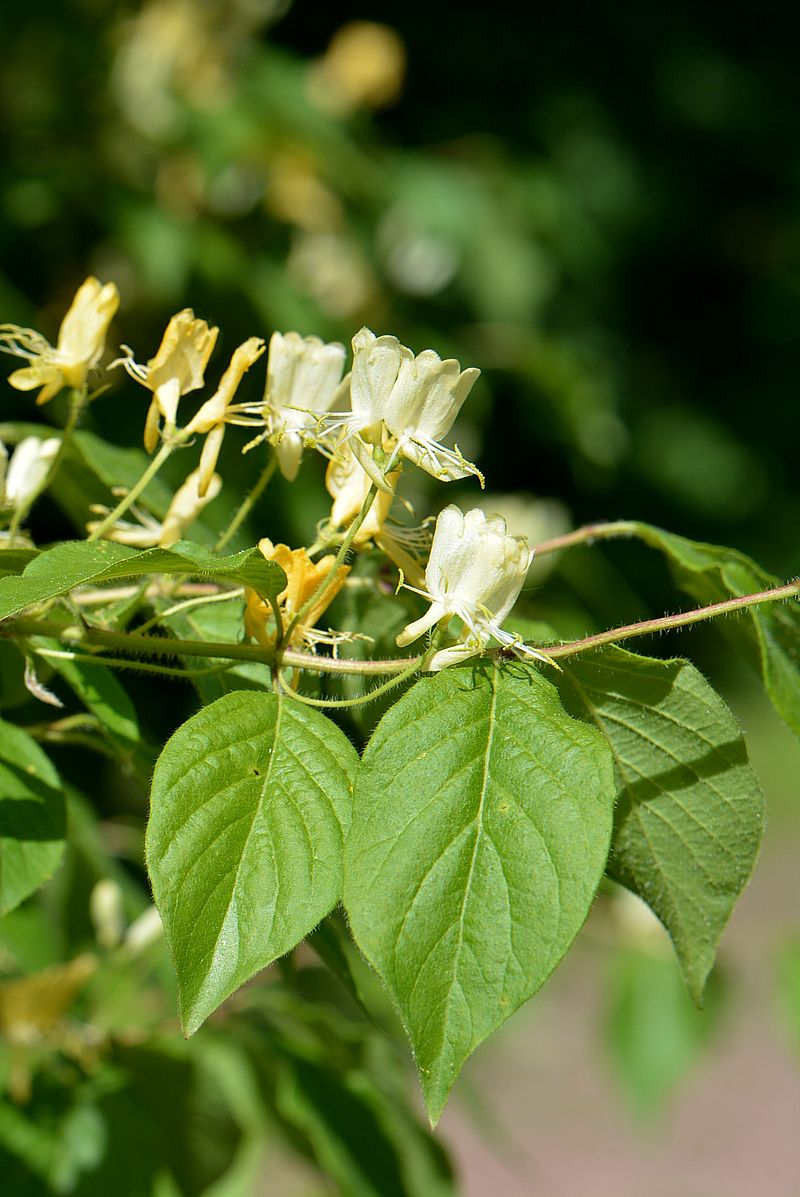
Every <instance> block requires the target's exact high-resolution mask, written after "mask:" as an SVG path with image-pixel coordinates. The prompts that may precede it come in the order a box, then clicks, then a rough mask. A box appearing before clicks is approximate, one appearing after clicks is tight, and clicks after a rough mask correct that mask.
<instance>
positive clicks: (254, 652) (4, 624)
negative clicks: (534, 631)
mask: <svg viewBox="0 0 800 1197" xmlns="http://www.w3.org/2000/svg"><path fill="white" fill-rule="evenodd" d="M798 596H800V582H788V583H786V585H784V586H776V587H775V589H774V590H760V591H758V592H757V593H755V594H744V595H740V596H738V597H736V598H730V599H724V600H723V601H722V602H719V603H711V604H709V605H708V606H707V607H697V608H695V609H694V610H692V611H679V612H678V613H677V614H676V615H664V616H662V617H661V618H659V619H646V620H643V621H642V622H641V623H632V624H626V625H625V626H624V627H621V628H611V629H610V630H609V631H607V632H598V633H597V634H596V635H594V636H586V637H584V638H583V639H581V640H571V641H565V642H564V643H562V644H543V645H538V646H537V647H538V648H539V651H540V652H542V653H543V654H544V655H546V656H547V657H548V658H549V659H551V660H554V661H555V660H559V659H560V658H561V657H571V656H575V655H576V654H577V653H583V652H589V651H591V650H592V649H594V648H600V647H602V645H604V644H615V643H616V642H617V641H620V640H628V639H630V638H631V637H633V636H649V635H651V634H652V633H653V632H663V631H667V630H668V629H670V628H679V627H686V626H689V625H691V624H694V623H699V622H700V621H701V620H705V619H714V618H716V617H717V616H720V615H728V614H730V613H731V612H734V611H742V610H746V609H747V608H748V607H756V606H759V605H761V604H762V603H774V602H778V601H781V600H783V599H790V598H797V597H798ZM0 636H3V637H6V638H11V639H14V638H18V637H28V636H51V637H56V638H58V639H60V640H62V642H63V643H65V644H74V645H75V646H76V648H78V649H80V647H84V648H87V649H90V648H92V647H93V646H97V647H99V648H108V649H111V650H113V651H121V652H129V653H136V654H140V655H142V656H164V657H180V656H191V657H216V658H224V659H227V660H233V661H257V662H259V663H260V664H263V665H273V664H275V663H276V661H280V665H281V667H284V666H290V667H292V668H296V669H308V670H310V671H311V672H313V673H335V674H351V675H352V674H361V675H375V674H383V675H387V674H388V675H397V674H402V673H403V672H408V673H410V672H412V671H413V670H415V669H417V668H418V667H419V665H420V660H421V659H420V658H419V657H414V658H410V657H396V658H394V659H390V660H384V661H369V660H368V661H359V660H354V659H348V658H340V657H318V656H315V655H314V654H313V653H305V652H298V651H295V650H292V649H283V650H281V651H279V650H278V649H263V648H261V647H260V646H257V645H251V644H226V643H215V642H212V641H208V640H177V639H176V640H167V639H164V638H163V637H161V636H141V635H137V634H136V633H135V632H114V631H110V630H108V629H106V628H95V627H89V628H80V629H78V628H64V626H63V624H61V623H58V622H57V621H55V620H46V619H36V618H30V617H28V618H26V617H24V616H23V617H21V618H18V619H5V620H2V621H0ZM37 651H40V650H37ZM500 651H501V652H502V651H504V650H500ZM486 655H487V656H490V657H491V656H495V657H496V656H497V655H498V652H497V650H494V651H493V652H490V653H487V654H486ZM89 659H90V660H99V659H98V658H95V657H91V656H90V657H89ZM103 663H104V664H106V663H107V664H118V665H120V666H125V665H131V666H132V667H134V668H138V667H139V664H138V663H134V662H129V661H114V660H113V658H109V659H108V660H107V661H106V660H105V659H104V661H103ZM141 667H142V668H144V667H145V666H141ZM315 701H316V700H315ZM348 701H349V700H348Z"/></svg>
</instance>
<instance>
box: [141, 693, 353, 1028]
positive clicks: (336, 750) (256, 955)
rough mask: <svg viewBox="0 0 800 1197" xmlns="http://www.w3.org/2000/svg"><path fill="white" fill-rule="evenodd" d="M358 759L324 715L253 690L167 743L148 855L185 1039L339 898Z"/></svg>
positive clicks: (201, 716)
mask: <svg viewBox="0 0 800 1197" xmlns="http://www.w3.org/2000/svg"><path fill="white" fill-rule="evenodd" d="M357 760H358V758H357V755H356V752H355V749H354V748H353V747H352V745H351V744H350V742H349V741H348V740H347V738H346V737H345V736H344V734H343V733H342V732H341V731H340V730H339V729H338V728H337V727H336V726H335V724H333V723H331V722H330V720H329V719H327V718H326V717H325V716H324V715H322V714H320V713H319V712H317V711H314V710H310V709H309V708H307V707H303V706H301V705H300V704H299V703H293V702H292V701H291V700H287V699H285V698H279V697H278V696H276V695H275V694H268V693H257V692H254V691H239V692H233V693H231V694H227V695H225V696H224V697H223V698H220V699H218V700H217V701H216V702H214V703H212V704H211V705H210V706H208V707H205V708H204V709H203V710H202V711H200V712H198V714H197V715H194V716H193V717H192V718H191V719H189V720H188V722H186V723H185V724H184V725H183V726H182V727H180V728H179V729H178V731H177V732H176V733H175V734H174V735H173V736H172V738H171V739H170V740H169V741H168V743H167V745H166V747H165V748H164V751H163V753H162V754H161V756H160V758H159V760H158V763H157V765H156V770H155V774H154V777H153V790H152V797H151V813H150V822H149V825H148V829H147V839H146V853H147V865H148V869H149V872H150V878H151V881H152V885H153V893H154V896H155V899H156V903H157V905H158V908H159V911H160V914H161V917H162V919H163V922H164V926H165V929H166V933H167V940H168V942H169V945H170V949H171V951H172V956H173V959H174V961H175V968H176V971H177V974H178V984H179V989H180V1007H181V1018H182V1021H183V1024H184V1027H185V1029H186V1032H187V1034H191V1033H192V1032H194V1031H196V1030H197V1028H198V1027H199V1026H200V1024H201V1023H202V1022H203V1020H204V1019H206V1018H207V1017H208V1015H209V1014H211V1013H212V1011H213V1010H215V1009H216V1007H217V1006H218V1005H219V1004H220V1003H221V1002H222V1001H224V999H225V998H226V997H228V996H229V995H230V994H231V993H233V991H234V990H235V989H237V988H238V987H239V986H240V985H243V984H244V982H245V981H248V980H249V979H250V978H251V977H252V976H253V974H254V973H256V972H258V971H259V970H260V969H262V968H265V967H266V965H268V964H269V963H270V962H271V961H272V960H274V959H275V958H276V957H277V956H280V955H282V954H283V953H284V952H288V951H289V950H290V949H291V948H293V947H295V945H296V944H298V943H299V942H300V940H302V939H303V937H304V936H305V935H307V934H308V932H309V931H311V930H312V928H313V927H314V926H316V924H317V923H318V922H319V921H320V919H322V918H323V917H324V916H325V915H326V914H327V913H328V912H329V911H330V910H331V909H332V907H333V906H334V905H335V903H336V902H337V901H338V899H339V897H340V894H341V881H342V856H343V843H344V837H345V835H346V833H347V831H348V829H349V826H350V810H351V778H352V776H353V773H354V771H355V766H356V763H357Z"/></svg>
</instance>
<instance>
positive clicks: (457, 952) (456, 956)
mask: <svg viewBox="0 0 800 1197" xmlns="http://www.w3.org/2000/svg"><path fill="white" fill-rule="evenodd" d="M496 708H497V670H496V669H493V670H492V702H491V705H490V707H489V718H488V735H487V741H486V750H485V753H484V760H483V778H482V780H481V793H480V800H479V802H478V810H477V812H476V814H475V818H474V819H473V820H472V824H473V825H475V824H477V830H476V833H475V846H474V848H473V850H472V859H471V860H470V862H469V872H468V874H467V879H466V883H465V885H464V897H463V900H462V902H461V910H460V911H459V915H458V940H457V943H456V946H455V949H454V952H453V977H452V980H451V982H450V985H449V987H448V990H447V996H448V1003H447V1005H448V1010H447V1018H446V1020H445V1022H444V1025H443V1027H442V1043H443V1044H444V1043H446V1042H449V1037H448V1031H449V1028H450V1020H451V1016H452V1010H453V1003H452V1002H451V1001H450V996H451V994H452V992H453V989H454V988H455V986H456V985H458V986H459V987H460V985H461V982H460V981H459V979H458V973H459V964H460V962H461V952H462V950H463V947H464V916H465V914H466V909H467V903H468V901H469V895H470V890H471V888H472V878H473V876H474V873H475V862H476V860H477V859H478V849H479V848H480V845H481V841H482V839H483V835H484V827H483V810H484V805H485V802H486V791H487V788H488V784H489V763H490V760H491V755H492V744H493V742H494V730H495V711H496ZM421 973H422V970H420V975H421Z"/></svg>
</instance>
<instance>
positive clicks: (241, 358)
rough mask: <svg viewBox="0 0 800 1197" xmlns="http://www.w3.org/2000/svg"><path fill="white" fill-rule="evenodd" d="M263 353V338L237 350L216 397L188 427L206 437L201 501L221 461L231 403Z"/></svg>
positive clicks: (251, 340)
mask: <svg viewBox="0 0 800 1197" xmlns="http://www.w3.org/2000/svg"><path fill="white" fill-rule="evenodd" d="M263 352H264V342H263V341H262V340H261V338H260V337H250V338H249V339H248V340H247V341H245V342H243V344H241V345H240V346H239V348H238V349H236V350H234V353H233V357H232V358H231V362H230V365H229V366H228V369H227V370H226V371H225V373H224V374H223V375H222V378H221V379H220V384H219V387H218V388H217V392H216V394H215V395H212V397H211V398H210V399H207V400H206V402H205V403H204V404H203V406H202V407H201V408H200V410H199V411H198V412H197V414H196V415H195V416H194V418H193V419H192V420H190V422H189V423H188V424H187V426H186V431H187V433H194V432H200V433H203V432H204V433H205V434H206V439H205V441H204V442H203V451H202V454H201V456H200V487H199V494H200V497H201V498H202V496H203V495H205V493H206V491H207V490H208V487H209V486H210V484H211V479H212V477H213V475H214V470H215V469H216V465H217V458H218V457H219V451H220V449H221V448H222V441H223V438H224V436H225V417H226V415H227V412H228V408H229V406H230V404H231V400H232V399H233V397H234V395H235V394H236V391H237V389H238V387H239V383H240V382H241V381H242V379H243V378H244V376H245V374H246V373H247V371H248V370H249V369H250V367H251V366H252V365H253V364H254V363H255V362H257V361H258V359H259V358H260V357H261V354H262V353H263Z"/></svg>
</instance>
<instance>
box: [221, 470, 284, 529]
mask: <svg viewBox="0 0 800 1197" xmlns="http://www.w3.org/2000/svg"><path fill="white" fill-rule="evenodd" d="M277 465H278V459H277V457H276V456H275V454H274V453H273V454H272V457H270V459H269V461H268V462H267V464H266V465H265V467H264V469H263V470H262V471H261V476H260V477H259V479H258V481H257V482H256V484H255V486H254V487H253V489H252V490H251V491H250V493H249V494H247V495H246V496H245V498H244V499H243V500H242V503H241V506H240V507H239V509H238V511H237V512H236V514H235V515H234V517H233V519H232V520H231V522H230V523H229V524H228V527H227V528H226V529H225V531H224V532H223V533H222V535H221V536H220V538H219V540H218V541H217V543H216V544H215V545H214V549H215V550H216V552H220V550H221V549H224V548H225V545H226V544H227V543H228V541H229V540H231V539H232V537H234V536H235V535H236V533H237V532H238V531H239V528H240V527H241V525H242V523H243V521H244V520H246V519H247V517H248V515H249V514H250V512H251V511H252V510H253V508H254V507H255V505H256V503H257V502H258V500H259V499H260V498H261V496H262V494H263V493H264V491H265V490H266V489H267V486H268V485H269V482H270V480H271V478H272V475H273V474H274V473H275V470H276V467H277Z"/></svg>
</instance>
